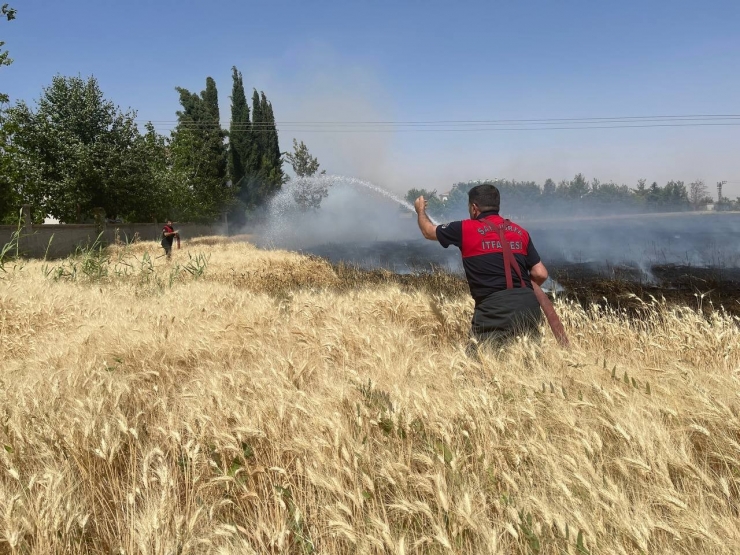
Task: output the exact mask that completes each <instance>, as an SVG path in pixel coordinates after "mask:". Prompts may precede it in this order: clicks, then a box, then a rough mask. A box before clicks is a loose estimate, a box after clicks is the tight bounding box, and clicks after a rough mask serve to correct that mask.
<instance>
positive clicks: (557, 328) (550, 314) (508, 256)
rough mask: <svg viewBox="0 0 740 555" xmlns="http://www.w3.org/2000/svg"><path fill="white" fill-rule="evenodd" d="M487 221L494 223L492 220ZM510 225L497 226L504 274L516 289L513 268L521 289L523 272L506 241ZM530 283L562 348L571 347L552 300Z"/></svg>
mask: <svg viewBox="0 0 740 555" xmlns="http://www.w3.org/2000/svg"><path fill="white" fill-rule="evenodd" d="M487 221H489V222H490V223H493V222H491V221H490V220H487ZM510 223H511V222H509V220H504V222H503V224H501V225H499V226H497V227H498V233H499V239H500V241H501V251H502V254H503V257H504V273H505V274H506V288H507V289H512V288H513V287H514V285H513V282H512V277H511V270H512V268H513V269H514V271H515V272H516V274H517V276H518V277H519V285H520V287H524V280H523V279H522V272H521V269H520V268H519V263H518V262H517V261H516V259H515V258H514V255H513V254H512V252H511V245H510V244H509V241H507V240H506V235H505V230H506V226H507V225H509V224H510ZM494 225H495V224H494ZM530 281H531V282H532V289H533V290H534V296H535V297H536V298H537V302H538V303H540V308H542V312H544V313H545V319H547V323H548V324H549V326H550V329H551V330H552V333H553V335H554V336H555V339H556V340H557V342H558V343H559V344H560V345H561V346H562V347H569V346H570V341H568V336H567V335H566V333H565V328H563V323H562V322H561V321H560V318H559V317H558V313H557V312H556V311H555V307H554V306H553V305H552V302H551V301H550V298H549V297H548V296H547V294H546V293H545V292H544V291H543V290H542V288H541V287H540V286H539V285H537V284H536V283H535V282H534V280H530Z"/></svg>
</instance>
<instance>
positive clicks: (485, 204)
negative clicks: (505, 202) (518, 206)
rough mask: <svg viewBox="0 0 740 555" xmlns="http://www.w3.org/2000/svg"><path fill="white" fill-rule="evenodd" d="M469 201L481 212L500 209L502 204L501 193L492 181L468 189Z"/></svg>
mask: <svg viewBox="0 0 740 555" xmlns="http://www.w3.org/2000/svg"><path fill="white" fill-rule="evenodd" d="M468 202H469V203H470V204H475V205H476V206H477V207H478V209H479V210H480V211H481V212H489V211H492V210H495V211H496V212H498V211H499V208H500V206H501V193H499V192H498V189H497V188H496V187H495V186H493V185H491V184H490V183H484V184H483V185H476V186H475V187H473V188H472V189H470V191H468Z"/></svg>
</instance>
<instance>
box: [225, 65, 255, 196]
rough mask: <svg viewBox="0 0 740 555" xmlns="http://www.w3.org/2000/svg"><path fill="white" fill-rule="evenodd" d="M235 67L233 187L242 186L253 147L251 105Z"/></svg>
mask: <svg viewBox="0 0 740 555" xmlns="http://www.w3.org/2000/svg"><path fill="white" fill-rule="evenodd" d="M232 69H233V72H234V73H233V79H234V84H233V86H232V90H231V129H230V131H229V162H230V164H229V170H230V171H229V173H230V176H231V182H232V185H233V187H235V189H236V190H237V194H238V191H239V188H240V187H241V181H242V179H243V178H244V175H245V174H246V170H247V165H248V163H249V156H250V154H251V153H250V150H251V149H250V147H251V138H252V137H251V130H252V129H251V128H252V125H251V123H250V121H249V105H248V104H247V97H246V94H245V93H244V81H243V80H242V74H241V73H240V72H239V71H237V69H236V67H234V68H232Z"/></svg>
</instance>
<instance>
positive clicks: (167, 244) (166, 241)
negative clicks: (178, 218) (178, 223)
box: [162, 224, 175, 254]
mask: <svg viewBox="0 0 740 555" xmlns="http://www.w3.org/2000/svg"><path fill="white" fill-rule="evenodd" d="M174 232H175V230H174V229H172V228H171V227H170V226H168V225H167V224H165V226H164V227H163V228H162V248H164V252H166V253H167V254H169V252H170V251H171V250H172V242H173V241H174V240H175V236H174V235H167V234H168V233H174Z"/></svg>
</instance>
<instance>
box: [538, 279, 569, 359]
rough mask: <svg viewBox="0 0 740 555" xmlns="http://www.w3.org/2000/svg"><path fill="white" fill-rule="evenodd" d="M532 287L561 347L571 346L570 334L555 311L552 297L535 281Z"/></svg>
mask: <svg viewBox="0 0 740 555" xmlns="http://www.w3.org/2000/svg"><path fill="white" fill-rule="evenodd" d="M532 289H534V296H535V297H537V302H538V303H540V308H542V312H544V313H545V318H546V319H547V323H548V324H549V325H550V329H551V330H552V333H553V335H554V336H555V339H556V340H557V342H558V343H559V344H560V346H561V347H570V341H568V336H567V335H566V334H565V328H563V323H562V322H561V321H560V317H558V313H557V312H555V307H554V306H552V302H551V301H550V297H548V296H547V294H546V293H545V292H544V291H543V290H542V288H541V287H540V286H539V285H537V284H536V283H535V282H534V281H533V282H532Z"/></svg>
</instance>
